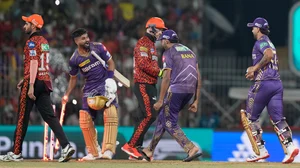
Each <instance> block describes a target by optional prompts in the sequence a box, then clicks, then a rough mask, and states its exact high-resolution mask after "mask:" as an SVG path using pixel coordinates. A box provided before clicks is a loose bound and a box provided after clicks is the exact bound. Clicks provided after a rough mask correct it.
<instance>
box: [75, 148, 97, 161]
mask: <svg viewBox="0 0 300 168" xmlns="http://www.w3.org/2000/svg"><path fill="white" fill-rule="evenodd" d="M97 149H98V156H94V155H93V154H91V153H88V154H87V155H86V156H84V157H83V158H81V159H80V161H90V160H96V159H100V158H102V153H101V148H100V146H98V147H97Z"/></svg>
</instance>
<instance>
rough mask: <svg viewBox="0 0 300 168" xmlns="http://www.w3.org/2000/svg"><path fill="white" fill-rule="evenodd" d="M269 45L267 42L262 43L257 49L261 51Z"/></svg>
mask: <svg viewBox="0 0 300 168" xmlns="http://www.w3.org/2000/svg"><path fill="white" fill-rule="evenodd" d="M268 45H269V44H268V43H267V42H262V43H260V44H259V48H260V49H263V48H264V47H266V46H268Z"/></svg>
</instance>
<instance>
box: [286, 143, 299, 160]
mask: <svg viewBox="0 0 300 168" xmlns="http://www.w3.org/2000/svg"><path fill="white" fill-rule="evenodd" d="M286 150H287V155H285V156H284V158H283V160H282V163H284V164H286V163H292V162H293V161H294V158H295V157H296V156H297V155H298V154H299V149H298V148H296V147H295V145H294V144H293V142H290V143H289V144H288V145H287V147H286Z"/></svg>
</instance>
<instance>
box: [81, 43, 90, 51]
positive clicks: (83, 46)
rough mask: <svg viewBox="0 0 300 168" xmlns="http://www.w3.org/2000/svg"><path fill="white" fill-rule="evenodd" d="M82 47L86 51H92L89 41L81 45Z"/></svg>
mask: <svg viewBox="0 0 300 168" xmlns="http://www.w3.org/2000/svg"><path fill="white" fill-rule="evenodd" d="M81 47H82V48H84V49H86V50H89V49H90V42H89V41H87V42H85V43H83V44H82V45H81Z"/></svg>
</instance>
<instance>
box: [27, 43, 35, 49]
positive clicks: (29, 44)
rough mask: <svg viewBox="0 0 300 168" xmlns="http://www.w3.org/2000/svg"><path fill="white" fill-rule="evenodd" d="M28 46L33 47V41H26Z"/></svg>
mask: <svg viewBox="0 0 300 168" xmlns="http://www.w3.org/2000/svg"><path fill="white" fill-rule="evenodd" d="M28 47H29V48H30V49H33V48H34V47H35V44H34V42H33V41H29V42H28Z"/></svg>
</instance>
